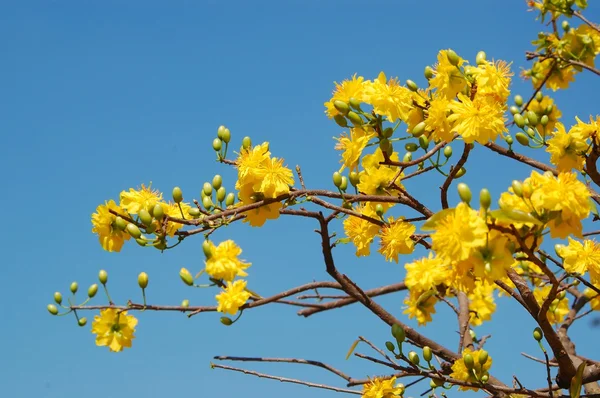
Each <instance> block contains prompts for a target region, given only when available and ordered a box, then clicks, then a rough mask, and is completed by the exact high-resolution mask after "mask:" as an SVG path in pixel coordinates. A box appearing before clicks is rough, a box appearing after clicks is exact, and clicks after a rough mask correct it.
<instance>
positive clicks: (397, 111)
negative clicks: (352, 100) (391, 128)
mask: <svg viewBox="0 0 600 398" xmlns="http://www.w3.org/2000/svg"><path fill="white" fill-rule="evenodd" d="M365 102H367V103H369V104H371V105H373V112H375V113H376V114H378V115H382V116H387V118H388V121H389V122H391V123H394V122H396V120H397V119H401V120H404V121H406V120H407V119H408V113H409V112H410V110H411V109H412V92H411V91H410V90H409V89H408V88H406V87H404V86H402V85H400V83H399V82H398V79H397V78H396V79H390V80H389V81H387V78H386V76H385V73H383V72H381V73H380V74H379V76H378V77H377V79H375V80H373V82H370V83H369V84H367V85H366V89H365Z"/></svg>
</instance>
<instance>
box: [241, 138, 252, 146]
mask: <svg viewBox="0 0 600 398" xmlns="http://www.w3.org/2000/svg"><path fill="white" fill-rule="evenodd" d="M251 146H252V140H251V139H250V137H248V136H246V137H244V139H242V148H244V149H248V148H250V147H251Z"/></svg>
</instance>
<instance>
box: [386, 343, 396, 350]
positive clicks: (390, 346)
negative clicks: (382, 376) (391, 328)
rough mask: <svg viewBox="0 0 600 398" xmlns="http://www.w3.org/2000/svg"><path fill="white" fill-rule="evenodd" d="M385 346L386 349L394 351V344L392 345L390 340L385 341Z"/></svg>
mask: <svg viewBox="0 0 600 398" xmlns="http://www.w3.org/2000/svg"><path fill="white" fill-rule="evenodd" d="M385 348H387V349H388V351H391V352H394V350H395V349H396V346H394V343H392V342H391V341H386V342H385Z"/></svg>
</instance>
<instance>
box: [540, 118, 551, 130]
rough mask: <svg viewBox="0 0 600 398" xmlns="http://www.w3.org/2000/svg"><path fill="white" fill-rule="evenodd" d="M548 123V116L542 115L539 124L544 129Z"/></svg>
mask: <svg viewBox="0 0 600 398" xmlns="http://www.w3.org/2000/svg"><path fill="white" fill-rule="evenodd" d="M549 121H550V118H549V117H548V115H544V116H542V117H541V118H540V124H541V125H542V126H544V127H546V125H547V124H548V122H549Z"/></svg>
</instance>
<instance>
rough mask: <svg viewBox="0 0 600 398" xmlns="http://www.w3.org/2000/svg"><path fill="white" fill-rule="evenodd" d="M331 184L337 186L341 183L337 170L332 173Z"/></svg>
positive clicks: (340, 176)
mask: <svg viewBox="0 0 600 398" xmlns="http://www.w3.org/2000/svg"><path fill="white" fill-rule="evenodd" d="M333 185H335V186H336V187H338V188H339V187H340V186H341V185H342V175H341V174H340V173H339V172H338V171H336V172H335V173H333Z"/></svg>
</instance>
